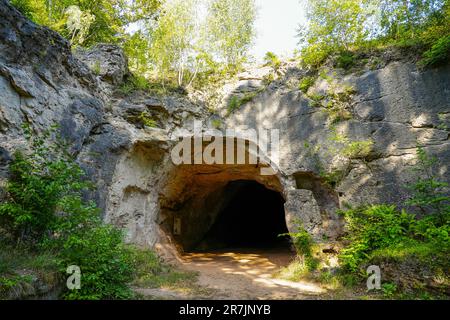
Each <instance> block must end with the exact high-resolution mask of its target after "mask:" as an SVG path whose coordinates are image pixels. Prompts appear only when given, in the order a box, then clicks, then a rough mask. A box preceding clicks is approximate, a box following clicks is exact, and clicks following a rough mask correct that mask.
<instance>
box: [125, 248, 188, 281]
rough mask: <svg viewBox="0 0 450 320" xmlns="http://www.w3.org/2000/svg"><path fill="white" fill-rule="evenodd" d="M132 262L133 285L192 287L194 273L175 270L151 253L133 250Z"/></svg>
mask: <svg viewBox="0 0 450 320" xmlns="http://www.w3.org/2000/svg"><path fill="white" fill-rule="evenodd" d="M132 252H133V255H132V260H133V265H134V266H136V267H135V271H134V280H133V284H134V285H138V286H145V287H150V288H159V287H174V286H178V287H184V286H185V285H187V286H192V285H193V282H194V281H195V279H196V274H195V273H194V272H184V271H179V270H176V269H175V268H174V267H172V266H169V265H166V264H164V263H163V262H162V261H161V259H160V258H159V257H158V256H157V255H156V254H155V253H154V252H152V251H149V250H143V249H138V248H134V250H133V251H132Z"/></svg>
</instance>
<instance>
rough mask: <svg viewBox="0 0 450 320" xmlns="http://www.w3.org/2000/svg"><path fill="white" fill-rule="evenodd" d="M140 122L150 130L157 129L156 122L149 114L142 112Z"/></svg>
mask: <svg viewBox="0 0 450 320" xmlns="http://www.w3.org/2000/svg"><path fill="white" fill-rule="evenodd" d="M138 120H139V121H140V122H141V123H142V124H143V125H144V126H145V127H149V128H156V126H157V125H156V121H155V120H154V119H152V118H151V117H150V116H149V115H148V113H147V112H145V111H144V112H141V114H140V115H139V117H138Z"/></svg>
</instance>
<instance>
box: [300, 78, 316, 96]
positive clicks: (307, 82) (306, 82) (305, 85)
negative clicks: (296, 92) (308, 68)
mask: <svg viewBox="0 0 450 320" xmlns="http://www.w3.org/2000/svg"><path fill="white" fill-rule="evenodd" d="M314 82H316V78H315V77H304V78H303V79H302V80H301V81H300V84H299V85H298V88H299V89H300V91H301V92H303V93H306V92H308V89H309V88H311V87H312V86H313V85H314Z"/></svg>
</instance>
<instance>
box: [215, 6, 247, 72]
mask: <svg viewBox="0 0 450 320" xmlns="http://www.w3.org/2000/svg"><path fill="white" fill-rule="evenodd" d="M255 19H256V5H255V1H254V0H212V1H210V3H209V7H208V18H207V34H208V38H207V39H208V42H209V43H210V45H211V47H212V52H211V55H214V56H218V57H219V61H222V62H224V63H225V64H226V66H227V67H228V68H229V69H233V70H236V71H237V70H239V69H240V68H241V67H242V64H243V63H244V62H246V60H247V54H248V51H249V50H250V46H251V44H252V42H253V39H254V37H255V28H254V22H255Z"/></svg>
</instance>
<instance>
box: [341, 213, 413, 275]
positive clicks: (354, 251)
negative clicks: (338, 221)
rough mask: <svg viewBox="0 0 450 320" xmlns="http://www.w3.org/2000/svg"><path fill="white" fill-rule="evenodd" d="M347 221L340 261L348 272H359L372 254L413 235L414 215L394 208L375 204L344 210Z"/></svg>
mask: <svg viewBox="0 0 450 320" xmlns="http://www.w3.org/2000/svg"><path fill="white" fill-rule="evenodd" d="M341 213H342V214H343V216H344V218H345V220H346V222H347V226H346V227H347V231H348V234H347V236H346V240H347V241H348V242H349V245H348V246H347V247H346V248H345V249H343V250H342V252H341V254H340V257H339V258H340V261H341V262H342V266H343V267H344V268H345V269H348V270H351V271H356V270H358V268H359V266H360V265H361V263H362V262H364V261H366V260H367V258H368V257H369V254H370V253H371V252H372V251H373V250H376V249H379V248H385V247H388V246H390V245H394V244H396V243H399V242H401V241H402V240H404V239H405V238H406V237H407V235H408V234H409V233H410V232H411V225H412V223H413V221H414V216H413V215H411V214H408V213H406V212H405V211H398V210H397V209H396V207H395V206H393V205H391V206H389V205H373V206H366V207H358V208H355V209H350V210H347V211H341Z"/></svg>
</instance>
